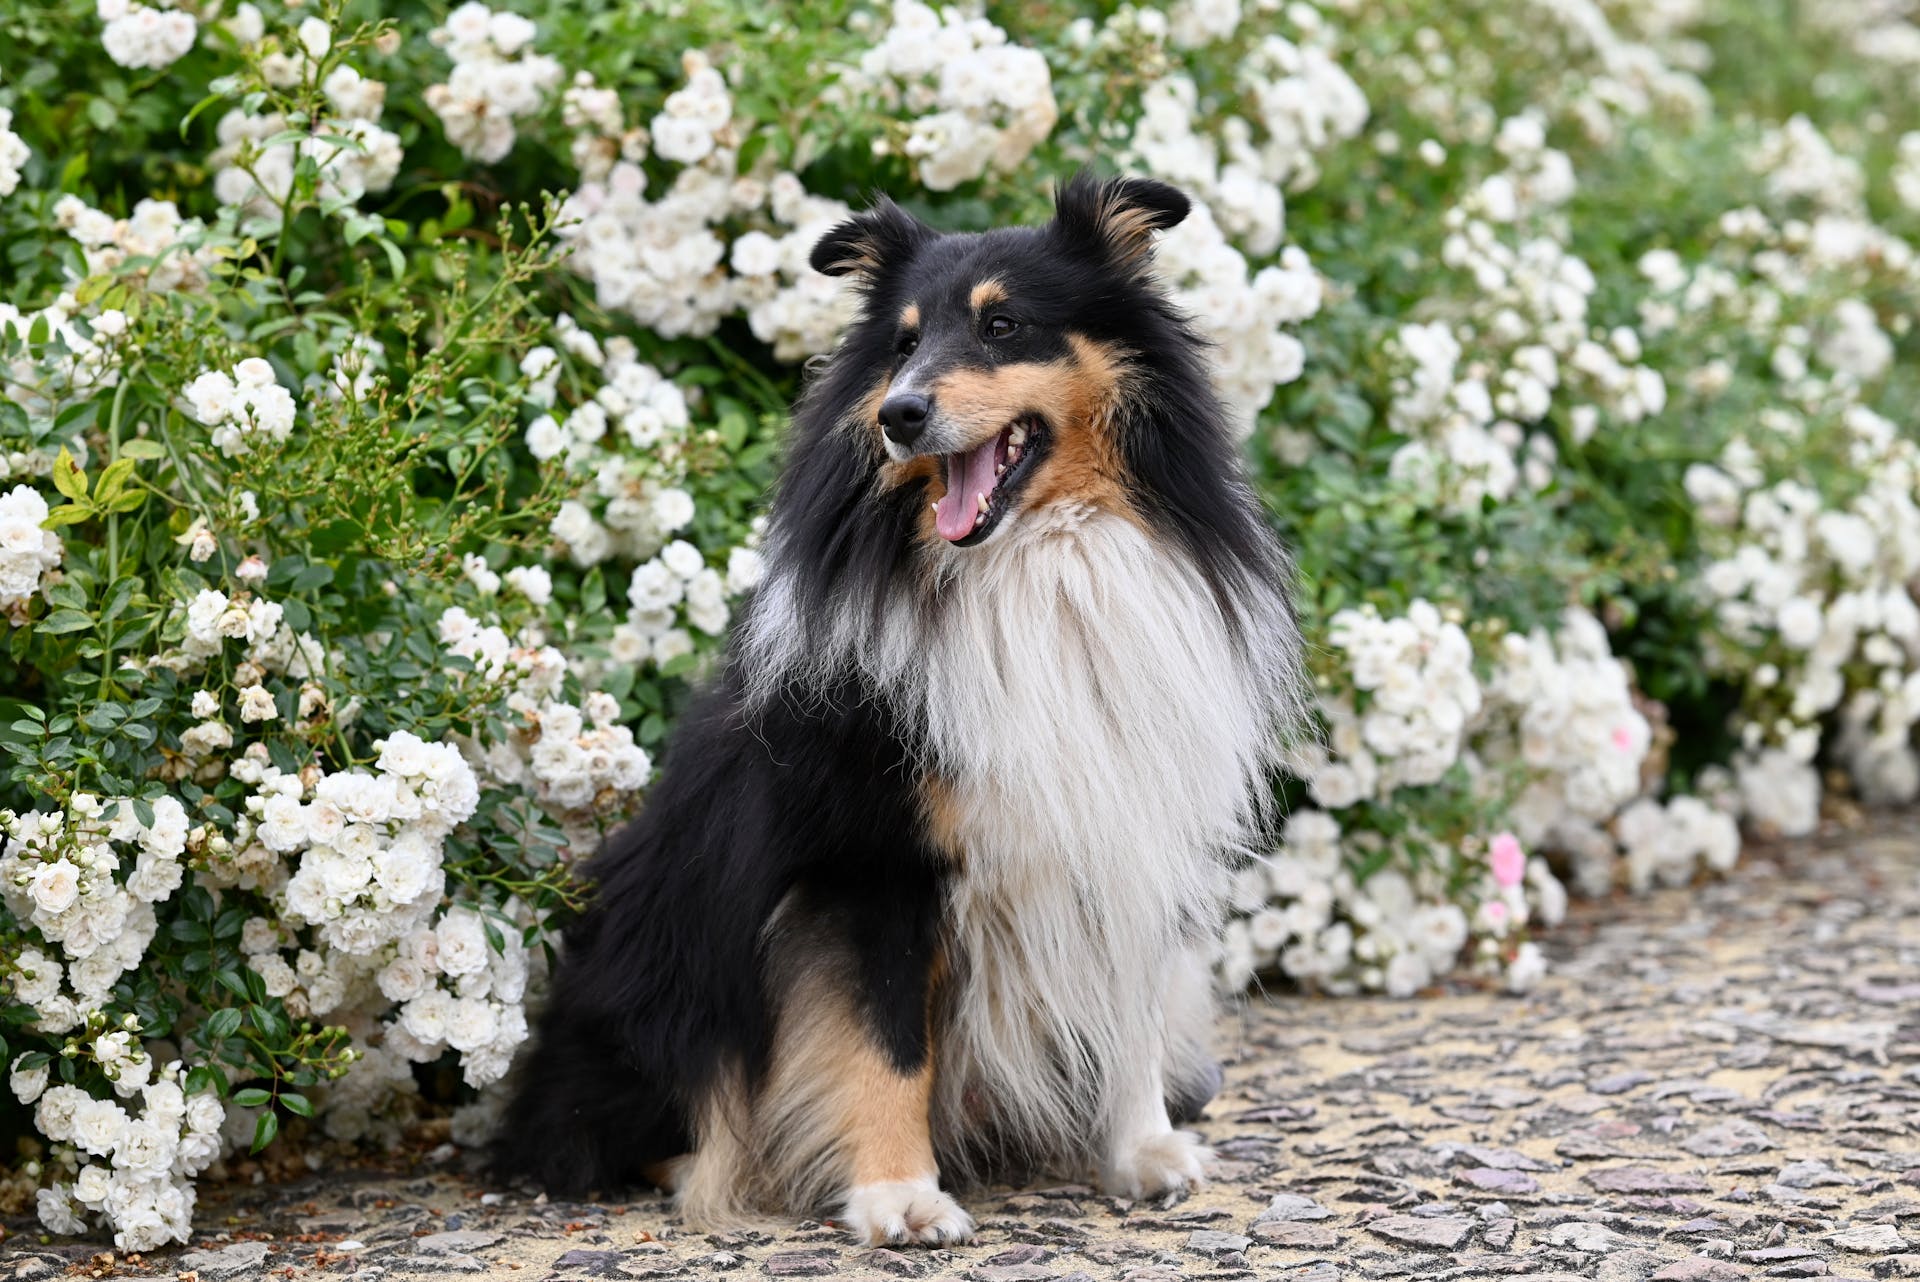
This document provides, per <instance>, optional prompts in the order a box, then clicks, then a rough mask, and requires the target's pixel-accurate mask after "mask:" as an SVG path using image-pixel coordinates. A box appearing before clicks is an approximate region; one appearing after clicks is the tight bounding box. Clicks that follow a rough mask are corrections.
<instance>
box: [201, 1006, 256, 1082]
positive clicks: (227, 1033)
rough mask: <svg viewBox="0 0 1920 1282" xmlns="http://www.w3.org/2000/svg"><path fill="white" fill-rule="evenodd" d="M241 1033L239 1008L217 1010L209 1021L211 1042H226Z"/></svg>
mask: <svg viewBox="0 0 1920 1282" xmlns="http://www.w3.org/2000/svg"><path fill="white" fill-rule="evenodd" d="M239 1031H240V1008H239V1007H237V1006H228V1007H226V1008H225V1009H223V1010H217V1011H215V1012H213V1014H212V1015H211V1016H209V1017H208V1019H207V1039H208V1040H209V1041H215V1042H224V1041H226V1040H227V1038H229V1037H232V1036H233V1035H234V1034H235V1033H237V1032H239ZM265 1093H266V1092H265V1091H262V1092H261V1094H263V1095H264V1094H265Z"/></svg>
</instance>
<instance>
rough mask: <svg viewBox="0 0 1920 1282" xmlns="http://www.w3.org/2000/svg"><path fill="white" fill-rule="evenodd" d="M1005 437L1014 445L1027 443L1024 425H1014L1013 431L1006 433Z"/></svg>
mask: <svg viewBox="0 0 1920 1282" xmlns="http://www.w3.org/2000/svg"><path fill="white" fill-rule="evenodd" d="M1007 439H1008V440H1009V441H1010V442H1012V443H1013V444H1015V445H1025V444H1026V443H1027V429H1026V428H1024V427H1016V428H1014V429H1013V431H1011V432H1009V433H1007Z"/></svg>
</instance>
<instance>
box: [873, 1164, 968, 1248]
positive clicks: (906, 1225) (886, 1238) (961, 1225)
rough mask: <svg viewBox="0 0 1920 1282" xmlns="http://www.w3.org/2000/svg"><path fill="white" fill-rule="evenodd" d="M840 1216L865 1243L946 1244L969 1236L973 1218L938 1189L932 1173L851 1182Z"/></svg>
mask: <svg viewBox="0 0 1920 1282" xmlns="http://www.w3.org/2000/svg"><path fill="white" fill-rule="evenodd" d="M841 1218H842V1219H843V1220H844V1221H845V1222H846V1225H847V1228H848V1229H849V1230H851V1231H852V1233H853V1235H854V1236H855V1237H857V1238H859V1239H860V1240H861V1241H862V1242H864V1243H866V1244H867V1245H868V1246H880V1245H883V1244H890V1245H896V1246H897V1245H899V1244H901V1243H903V1242H917V1243H919V1244H920V1245H922V1246H952V1245H953V1244H954V1243H956V1242H965V1241H967V1240H968V1239H969V1238H971V1237H972V1236H973V1217H972V1216H970V1215H968V1214H967V1213H966V1212H965V1211H963V1210H961V1209H960V1204H959V1203H958V1202H956V1201H954V1200H953V1199H952V1198H950V1197H948V1196H947V1195H946V1194H945V1193H942V1192H941V1191H940V1184H939V1182H938V1181H937V1180H935V1179H934V1178H933V1177H932V1176H927V1177H925V1178H922V1179H917V1180H887V1181H885V1182H883V1183H879V1184H856V1185H854V1186H853V1187H852V1188H851V1189H849V1190H847V1204H846V1208H845V1209H844V1210H843V1211H842V1212H841Z"/></svg>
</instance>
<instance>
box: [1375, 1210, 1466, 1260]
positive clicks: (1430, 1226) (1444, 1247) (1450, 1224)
mask: <svg viewBox="0 0 1920 1282" xmlns="http://www.w3.org/2000/svg"><path fill="white" fill-rule="evenodd" d="M1472 1229H1473V1221H1472V1220H1469V1219H1468V1218H1466V1217H1465V1216H1464V1215H1435V1216H1420V1215H1386V1216H1382V1217H1381V1218H1379V1219H1377V1220H1373V1221H1371V1222H1370V1223H1368V1225H1367V1231H1368V1232H1370V1233H1374V1234H1377V1235H1379V1236H1380V1237H1383V1238H1386V1239H1387V1240H1388V1241H1389V1242H1400V1243H1404V1244H1405V1245H1407V1246H1418V1247H1428V1248H1432V1249H1436V1250H1441V1251H1451V1250H1453V1248H1454V1247H1456V1246H1459V1245H1460V1243H1461V1242H1462V1241H1463V1240H1464V1239H1465V1238H1466V1236H1467V1234H1468V1233H1469V1232H1471V1231H1472Z"/></svg>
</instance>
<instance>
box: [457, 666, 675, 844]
mask: <svg viewBox="0 0 1920 1282" xmlns="http://www.w3.org/2000/svg"><path fill="white" fill-rule="evenodd" d="M507 707H508V710H509V711H511V712H513V713H515V714H516V715H517V716H518V717H519V719H520V723H519V725H517V726H516V727H515V728H514V731H513V733H512V734H511V735H509V736H508V737H507V738H506V739H504V740H499V741H496V742H494V743H491V744H488V745H486V746H485V747H481V746H479V745H477V744H468V745H467V753H468V755H469V757H470V758H471V759H472V760H473V761H474V763H475V765H476V768H477V769H479V770H480V771H482V772H483V774H484V775H485V777H486V778H487V780H488V782H489V783H491V784H495V785H498V786H500V787H505V788H513V789H516V790H519V791H523V792H527V793H530V794H532V796H533V797H534V798H535V799H536V800H537V801H539V802H540V804H541V806H542V807H544V808H545V809H546V811H547V813H548V814H549V815H551V816H552V817H553V818H554V819H555V820H556V821H558V822H559V823H560V825H561V827H562V828H563V829H564V830H565V831H566V833H567V837H568V844H569V845H570V846H572V847H573V848H574V849H576V850H590V849H592V848H593V847H594V846H595V845H596V844H597V842H598V840H599V833H600V828H599V825H600V824H601V823H602V822H603V821H604V820H605V819H606V817H608V816H618V815H623V814H627V813H630V812H631V810H632V807H633V803H634V801H635V799H636V798H637V797H638V796H639V795H640V793H641V791H642V790H643V789H645V788H646V786H647V784H648V782H649V781H650V780H651V779H652V777H653V758H651V757H649V756H648V755H647V751H646V749H644V748H642V747H641V746H640V745H639V744H637V743H635V742H634V738H633V730H632V728H631V727H628V726H625V725H622V724H621V723H620V703H619V700H617V699H615V698H614V697H613V696H612V695H609V694H605V693H600V692H596V693H594V694H590V695H588V696H587V698H586V700H585V701H584V704H583V706H581V707H575V706H574V705H572V704H570V703H564V702H562V701H560V700H558V699H545V700H539V699H535V698H533V697H531V696H528V695H524V694H518V693H516V694H513V695H511V696H509V697H508V699H507Z"/></svg>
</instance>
